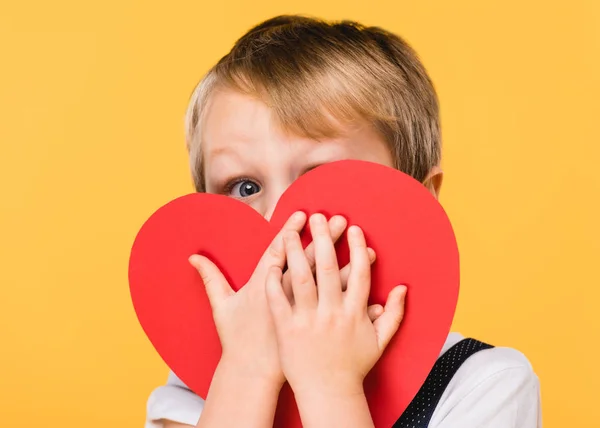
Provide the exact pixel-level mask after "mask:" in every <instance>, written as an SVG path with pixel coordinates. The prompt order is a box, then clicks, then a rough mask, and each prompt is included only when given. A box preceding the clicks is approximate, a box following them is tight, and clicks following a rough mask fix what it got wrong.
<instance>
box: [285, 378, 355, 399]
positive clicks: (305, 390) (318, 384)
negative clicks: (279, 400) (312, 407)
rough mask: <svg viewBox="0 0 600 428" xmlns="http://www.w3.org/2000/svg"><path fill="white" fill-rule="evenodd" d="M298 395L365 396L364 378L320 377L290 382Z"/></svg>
mask: <svg viewBox="0 0 600 428" xmlns="http://www.w3.org/2000/svg"><path fill="white" fill-rule="evenodd" d="M290 386H291V388H292V390H293V391H294V395H295V396H297V397H302V396H305V395H307V396H310V397H332V398H336V399H351V398H356V397H358V398H359V399H360V398H361V397H363V396H364V394H365V392H364V387H363V379H360V378H349V377H344V378H337V379H334V378H329V379H326V378H320V379H314V380H304V381H303V382H302V383H299V382H290Z"/></svg>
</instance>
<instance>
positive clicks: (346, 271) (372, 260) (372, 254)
mask: <svg viewBox="0 0 600 428" xmlns="http://www.w3.org/2000/svg"><path fill="white" fill-rule="evenodd" d="M367 252H368V253H369V263H371V265H372V264H373V263H375V260H376V259H377V256H376V254H375V250H373V249H372V248H367ZM349 275H350V263H348V264H347V265H346V266H344V267H343V268H342V269H341V270H340V279H341V281H342V291H346V288H347V287H348V276H349Z"/></svg>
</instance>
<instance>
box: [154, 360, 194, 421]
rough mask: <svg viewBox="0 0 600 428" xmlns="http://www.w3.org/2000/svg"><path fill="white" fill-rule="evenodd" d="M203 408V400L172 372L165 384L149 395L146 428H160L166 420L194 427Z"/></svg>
mask: <svg viewBox="0 0 600 428" xmlns="http://www.w3.org/2000/svg"><path fill="white" fill-rule="evenodd" d="M203 408H204V400H203V399H202V398H200V397H199V396H198V395H196V394H195V393H194V392H192V391H191V390H190V389H189V388H188V387H187V386H186V385H185V384H184V383H183V382H182V381H181V379H179V378H178V377H177V376H176V375H175V374H174V373H173V372H169V378H168V379H167V383H166V384H165V385H163V386H159V387H158V388H156V389H155V390H154V391H152V393H151V394H150V397H149V398H148V402H147V405H146V428H160V427H162V424H160V423H159V422H158V421H159V420H161V419H166V420H170V421H174V422H179V423H182V424H187V425H193V426H195V425H196V424H197V423H198V419H199V418H200V413H201V412H202V409H203Z"/></svg>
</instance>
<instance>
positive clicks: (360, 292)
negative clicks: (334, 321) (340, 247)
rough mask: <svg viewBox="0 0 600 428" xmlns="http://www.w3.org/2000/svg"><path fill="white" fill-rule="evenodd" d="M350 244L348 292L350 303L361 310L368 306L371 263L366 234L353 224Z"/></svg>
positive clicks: (349, 238) (349, 239)
mask: <svg viewBox="0 0 600 428" xmlns="http://www.w3.org/2000/svg"><path fill="white" fill-rule="evenodd" d="M348 246H349V247H350V274H349V276H348V289H347V290H346V294H347V298H348V304H349V305H351V306H352V307H353V308H354V309H355V310H359V309H361V308H366V307H367V301H368V300H369V292H370V290H371V263H370V261H369V252H368V251H367V242H366V241H365V235H364V234H363V231H362V229H361V228H360V227H358V226H351V227H350V228H349V229H348ZM363 310H364V309H363Z"/></svg>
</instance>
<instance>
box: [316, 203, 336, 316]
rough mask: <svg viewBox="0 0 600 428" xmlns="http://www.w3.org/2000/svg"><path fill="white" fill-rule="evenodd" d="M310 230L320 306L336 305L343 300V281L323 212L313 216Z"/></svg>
mask: <svg viewBox="0 0 600 428" xmlns="http://www.w3.org/2000/svg"><path fill="white" fill-rule="evenodd" d="M310 232H311V234H312V237H313V242H314V244H315V260H316V264H315V270H316V277H317V289H318V294H319V306H320V307H321V306H322V307H323V308H331V307H335V306H337V305H340V304H341V302H342V282H341V280H340V269H339V267H338V262H337V254H336V252H335V246H334V245H333V240H332V239H331V234H330V232H329V225H328V224H327V219H326V218H325V216H324V215H323V214H314V215H313V216H311V218H310Z"/></svg>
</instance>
